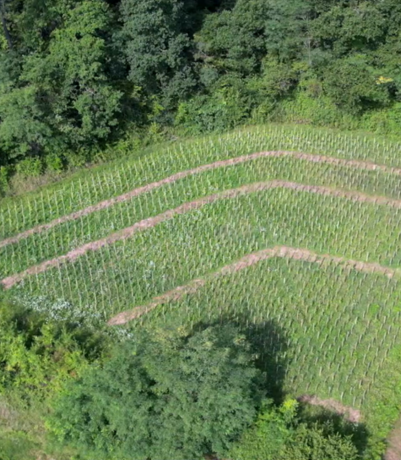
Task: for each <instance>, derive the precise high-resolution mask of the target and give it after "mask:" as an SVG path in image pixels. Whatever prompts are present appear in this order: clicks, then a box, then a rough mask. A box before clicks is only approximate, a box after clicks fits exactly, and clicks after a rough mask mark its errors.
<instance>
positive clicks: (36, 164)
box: [15, 157, 43, 177]
mask: <svg viewBox="0 0 401 460" xmlns="http://www.w3.org/2000/svg"><path fill="white" fill-rule="evenodd" d="M15 169H16V171H17V173H19V174H21V176H23V177H29V176H31V177H39V176H40V175H41V173H42V172H43V164H42V161H41V159H40V158H38V157H36V158H35V157H34V158H25V159H24V160H21V161H20V162H19V163H18V164H17V166H16V168H15Z"/></svg>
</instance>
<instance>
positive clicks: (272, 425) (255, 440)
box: [229, 400, 297, 460]
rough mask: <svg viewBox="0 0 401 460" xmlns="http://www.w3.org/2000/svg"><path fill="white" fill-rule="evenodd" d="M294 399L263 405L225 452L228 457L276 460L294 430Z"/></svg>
mask: <svg viewBox="0 0 401 460" xmlns="http://www.w3.org/2000/svg"><path fill="white" fill-rule="evenodd" d="M296 409H297V402H296V401H295V400H288V401H286V402H285V403H283V405H282V406H280V407H279V408H275V407H274V406H272V405H271V404H270V405H267V407H264V408H263V409H262V410H261V412H260V414H259V416H258V419H257V420H256V422H255V423H254V425H253V426H252V427H251V428H249V429H248V430H247V431H245V433H244V434H243V435H242V437H241V439H240V440H239V441H237V442H236V444H235V445H234V446H233V448H232V449H231V450H230V452H229V458H231V459H232V460H278V459H279V458H280V459H281V458H284V457H283V456H282V454H283V452H284V450H285V446H286V444H287V443H288V442H289V440H290V439H291V437H292V436H294V429H293V427H292V426H291V424H292V422H293V420H294V418H295V416H296Z"/></svg>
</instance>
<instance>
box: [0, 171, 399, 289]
mask: <svg viewBox="0 0 401 460" xmlns="http://www.w3.org/2000/svg"><path fill="white" fill-rule="evenodd" d="M274 188H286V189H291V190H296V191H301V192H309V193H318V194H320V195H328V196H335V197H341V198H346V199H349V200H353V201H359V202H364V203H374V204H382V205H387V206H391V207H394V208H398V209H401V200H391V199H388V198H385V197H378V196H370V195H365V194H364V193H359V192H354V191H342V190H337V189H331V188H329V187H322V186H317V185H303V184H298V183H296V182H287V181H280V180H275V181H270V182H256V183H254V184H249V185H243V186H242V187H238V188H235V189H230V190H225V191H224V192H220V193H216V194H213V195H209V196H206V197H203V198H200V199H198V200H194V201H190V202H188V203H184V204H182V205H180V206H178V207H177V208H175V209H170V210H168V211H165V212H163V213H161V214H158V215H157V216H154V217H148V218H147V219H143V220H141V221H139V222H137V223H135V224H134V225H132V226H131V227H127V228H125V229H123V230H119V231H118V232H115V233H112V234H111V235H109V236H107V237H105V238H102V239H100V240H97V241H93V242H90V243H87V244H84V245H83V246H80V247H79V248H76V249H73V250H72V251H70V252H68V253H67V254H65V255H62V256H59V257H55V258H54V259H50V260H46V261H44V262H42V263H40V264H38V265H34V266H32V267H30V268H28V269H26V270H24V271H23V272H21V273H17V274H15V275H11V276H9V277H7V278H4V279H3V280H2V281H1V283H0V284H2V285H3V287H4V288H5V289H10V288H11V287H13V286H14V285H15V284H17V283H19V282H20V281H22V280H23V279H24V278H26V277H27V276H29V275H38V274H39V273H42V272H44V271H46V270H48V269H50V268H52V267H57V266H59V265H61V264H63V263H64V262H67V261H74V260H75V259H77V258H78V257H80V256H83V255H84V254H86V253H87V252H89V251H96V250H98V249H100V248H102V247H104V246H106V245H109V244H113V243H115V242H116V241H120V240H124V239H127V238H129V237H131V236H132V235H134V234H135V233H137V232H139V231H143V230H146V229H149V228H152V227H155V226H156V225H158V224H160V223H161V222H164V221H166V220H169V219H172V218H173V217H175V216H177V215H180V214H185V213H187V212H190V211H192V210H194V209H199V208H201V207H203V206H205V205H206V204H209V203H213V202H215V201H218V200H222V199H226V198H234V197H236V196H239V195H242V194H247V193H252V192H257V191H262V190H269V189H274Z"/></svg>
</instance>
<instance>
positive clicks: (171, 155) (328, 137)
mask: <svg viewBox="0 0 401 460" xmlns="http://www.w3.org/2000/svg"><path fill="white" fill-rule="evenodd" d="M263 150H293V151H302V152H308V153H315V154H321V155H327V156H332V157H337V158H347V159H361V160H369V161H373V162H376V163H378V164H385V165H387V166H389V167H399V166H401V160H400V158H401V155H400V152H401V144H400V143H399V142H395V141H394V142H393V141H390V140H387V139H384V138H383V139H380V138H375V137H369V136H365V135H358V134H348V133H341V132H336V131H328V130H319V129H313V128H307V127H296V126H295V127H293V126H288V127H285V126H274V125H269V126H263V127H256V128H248V129H243V130H238V131H235V132H233V133H229V134H225V135H212V136H209V137H205V138H201V139H198V140H191V141H184V142H178V143H175V144H170V145H169V146H168V147H165V146H164V147H163V148H161V147H159V148H157V149H156V150H154V151H153V152H152V154H150V153H149V154H147V155H145V156H143V157H142V158H139V159H138V158H137V156H132V158H130V157H126V158H124V159H123V160H120V161H117V162H115V163H113V164H108V165H103V166H101V167H98V168H93V169H92V170H88V171H85V174H82V173H81V174H77V175H76V176H72V177H71V178H70V179H69V180H67V181H63V182H60V183H58V184H55V185H53V186H51V187H47V188H44V189H42V190H39V191H37V192H35V193H32V194H28V195H24V196H21V197H16V198H10V199H5V200H2V202H1V203H0V238H6V237H8V236H11V235H15V234H17V233H19V232H21V231H23V230H26V229H29V228H31V227H33V226H35V225H38V224H43V223H46V222H49V221H51V220H53V219H56V218H59V217H61V216H64V215H66V214H69V213H72V212H75V211H78V210H80V209H82V208H84V207H86V206H89V205H93V204H95V203H98V202H99V201H101V200H105V199H109V198H111V197H114V196H117V195H120V194H122V193H125V192H127V191H129V190H131V189H133V188H134V187H138V186H140V185H144V184H147V183H149V182H152V181H156V180H160V179H162V178H164V177H166V176H168V175H170V174H173V173H175V172H178V171H183V170H186V169H190V168H194V167H197V166H199V165H203V164H208V163H211V162H213V161H218V160H222V159H227V158H234V157H237V156H239V155H244V154H250V153H253V152H258V151H263Z"/></svg>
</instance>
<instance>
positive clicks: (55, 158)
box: [46, 153, 64, 173]
mask: <svg viewBox="0 0 401 460" xmlns="http://www.w3.org/2000/svg"><path fill="white" fill-rule="evenodd" d="M46 166H47V169H48V170H49V171H53V172H56V173H61V171H62V170H63V169H64V161H63V158H62V156H61V155H58V154H57V153H50V154H49V155H47V156H46Z"/></svg>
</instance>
